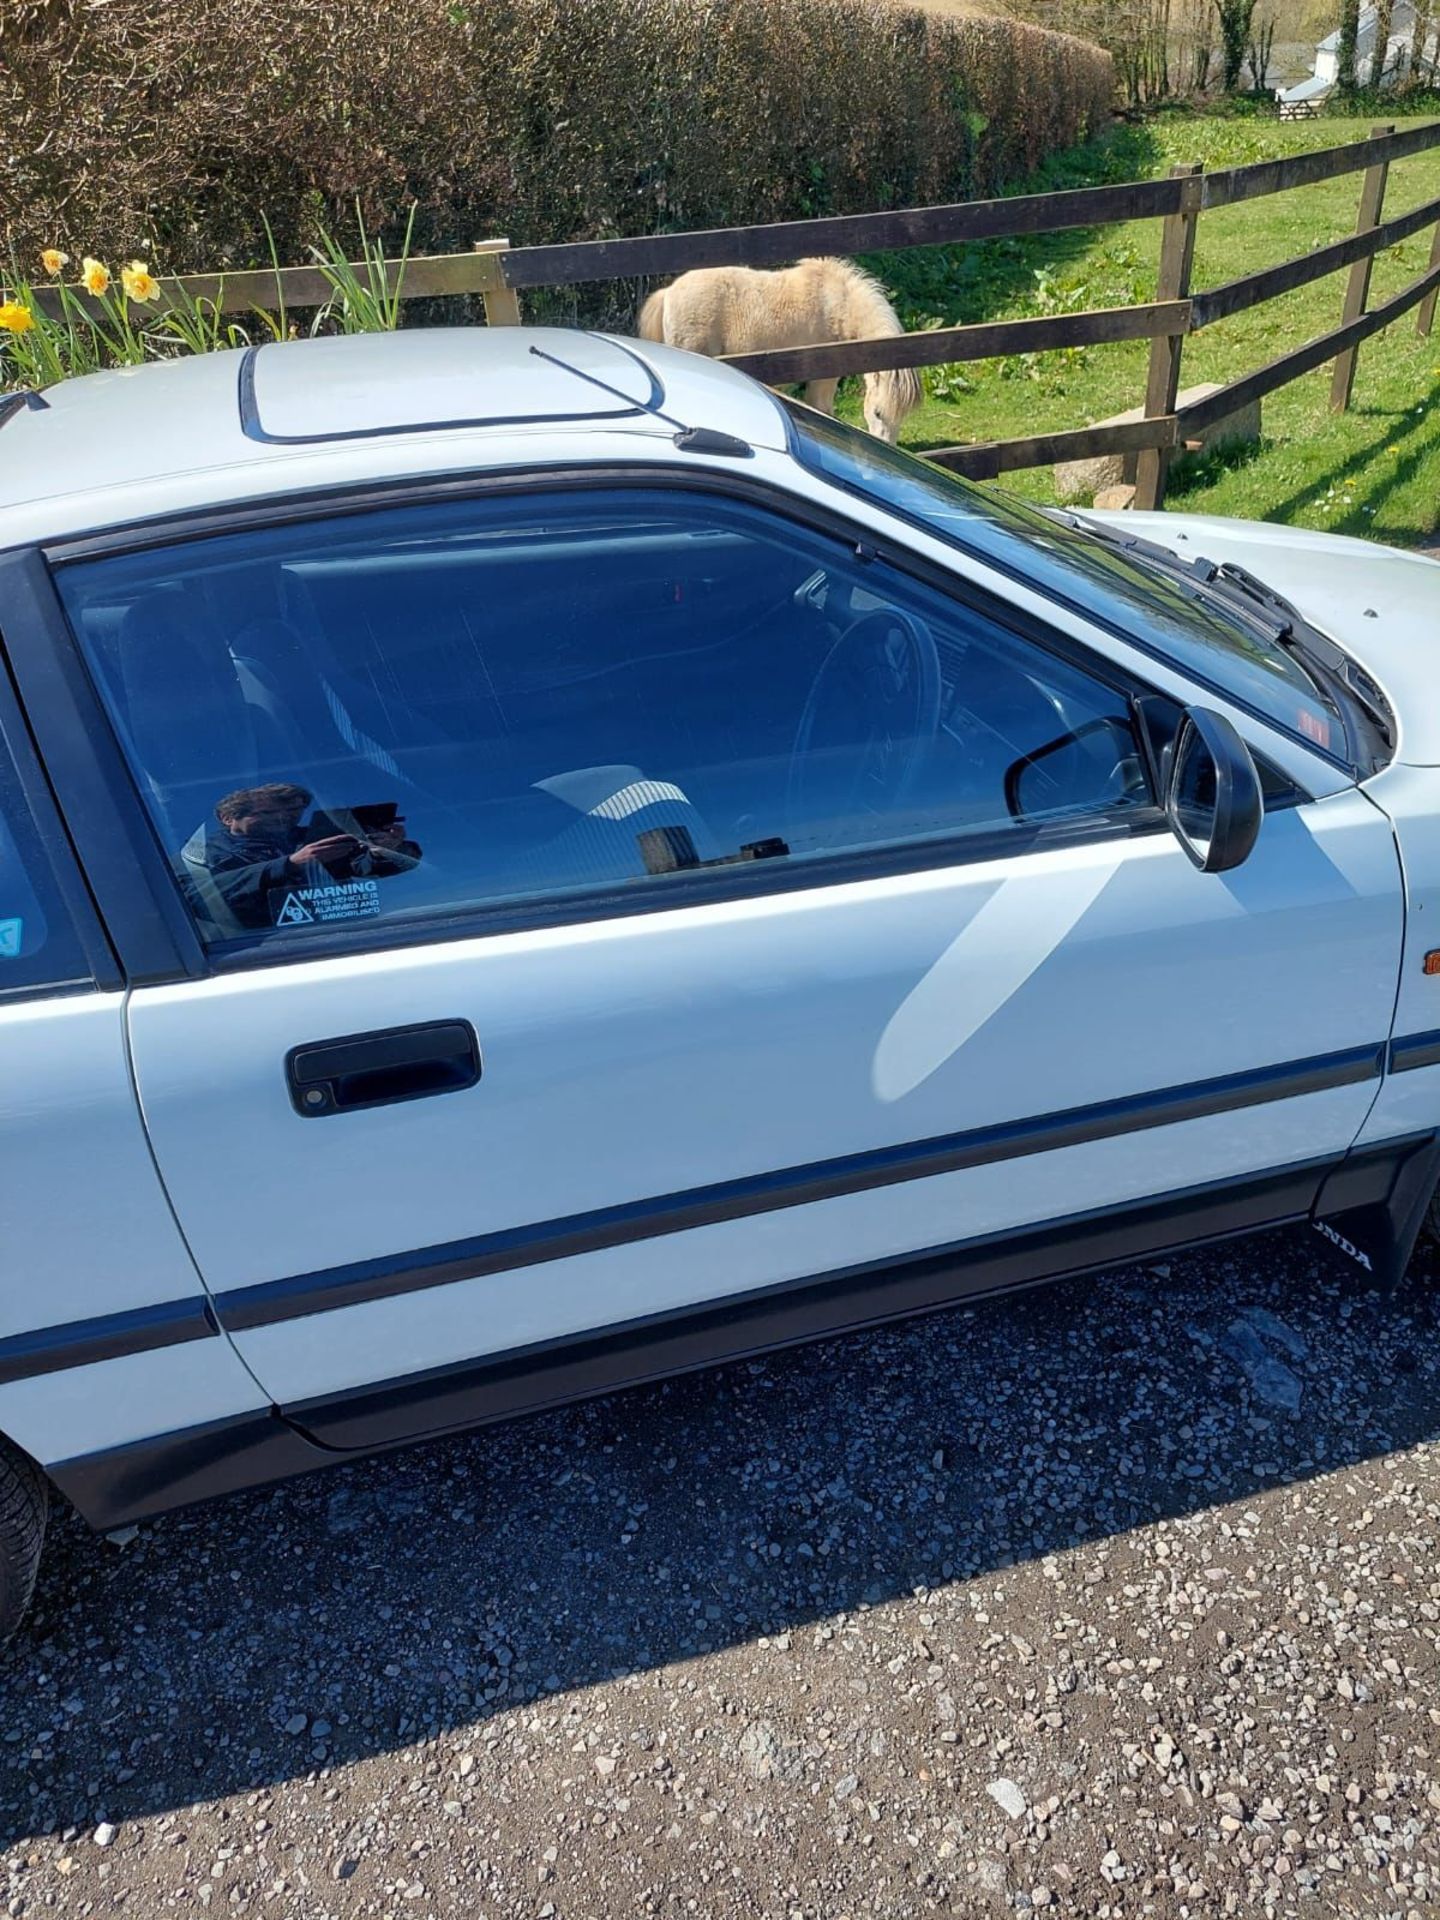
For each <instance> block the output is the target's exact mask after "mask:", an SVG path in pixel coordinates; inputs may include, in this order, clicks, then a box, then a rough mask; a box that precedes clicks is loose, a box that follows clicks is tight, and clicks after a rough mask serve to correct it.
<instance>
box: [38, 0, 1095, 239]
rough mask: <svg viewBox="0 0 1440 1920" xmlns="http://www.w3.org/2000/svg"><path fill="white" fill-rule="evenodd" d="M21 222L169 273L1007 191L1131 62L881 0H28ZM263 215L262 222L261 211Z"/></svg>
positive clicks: (1039, 34)
mask: <svg viewBox="0 0 1440 1920" xmlns="http://www.w3.org/2000/svg"><path fill="white" fill-rule="evenodd" d="M6 14H7V26H6V32H5V40H6V46H5V54H6V58H5V60H4V61H3V62H0V125H3V126H4V127H5V130H6V133H5V145H6V153H5V159H4V163H3V166H0V230H3V233H4V237H5V240H6V241H7V242H8V244H9V247H10V249H11V250H13V251H14V253H15V254H16V256H17V257H18V258H19V259H20V261H21V262H22V264H23V265H25V266H27V267H29V266H31V265H32V264H33V259H34V255H35V254H36V252H37V250H38V249H39V248H40V247H41V246H44V245H58V246H61V247H63V248H65V249H66V250H67V251H68V252H70V253H71V254H73V255H75V256H76V257H78V256H79V255H81V254H82V253H93V254H96V255H98V256H100V257H101V258H104V259H106V260H107V261H108V262H109V263H110V264H111V265H112V266H113V265H115V264H117V262H118V261H119V260H120V259H121V258H128V257H129V256H130V255H131V254H141V255H143V256H145V257H147V258H148V259H149V261H150V264H151V265H152V266H153V267H154V268H155V269H156V270H157V271H160V272H176V271H185V270H197V269H205V268H220V267H224V266H227V265H236V266H239V265H255V264H263V263H264V262H265V261H266V259H268V247H267V241H266V238H265V232H264V225H263V219H268V220H269V222H270V226H271V228H272V230H273V233H274V236H275V242H276V246H277V249H278V252H279V255H280V258H281V259H282V261H284V260H298V259H303V258H304V257H306V251H307V248H308V246H309V245H310V244H311V243H312V242H313V241H314V239H315V238H316V235H317V233H318V231H319V229H320V227H321V226H327V227H329V228H331V229H333V230H335V231H337V232H339V233H341V234H343V235H348V234H350V233H353V230H354V224H355V207H356V204H357V202H358V204H359V206H360V208H361V209H362V210H363V213H364V216H365V218H366V220H367V222H368V223H369V224H370V225H371V226H372V228H374V229H376V230H378V231H381V232H383V233H384V234H385V236H386V237H387V239H389V240H391V241H392V242H393V241H394V240H395V239H396V238H397V237H398V235H399V233H400V232H401V231H403V226H404V220H405V215H406V212H407V210H408V207H409V203H410V202H411V200H412V199H413V200H414V201H416V202H417V203H418V214H417V219H416V226H415V243H414V244H415V247H416V249H417V250H418V251H422V252H441V251H455V250H459V249H462V248H465V247H467V246H469V244H470V243H471V242H472V241H473V240H475V239H478V238H481V237H483V236H484V235H487V234H496V233H506V234H508V235H509V237H510V238H511V240H512V241H515V242H517V243H520V242H526V241H541V240H561V239H579V238H590V237H594V236H599V235H614V234H633V233H648V232H654V231H657V230H665V229H679V228H685V227H694V226H712V225H715V226H719V225H729V224H743V223H747V222H758V221H766V220H774V219H786V218H795V217H803V216H806V215H811V214H822V213H845V212H855V211H864V210H870V209H877V208H882V207H886V206H904V205H915V204H923V203H925V202H927V201H935V200H949V199H956V198H966V197H971V196H974V195H978V194H985V193H987V192H989V191H991V190H993V189H994V188H996V187H998V186H1000V185H1001V184H1002V183H1003V182H1004V181H1006V180H1007V179H1011V178H1014V177H1015V176H1017V175H1018V174H1019V173H1021V172H1022V171H1024V170H1026V169H1028V168H1030V167H1032V166H1034V165H1035V164H1036V163H1037V162H1038V161H1039V160H1040V159H1042V158H1043V157H1044V156H1045V155H1046V154H1047V153H1049V152H1051V151H1052V150H1054V149H1055V148H1058V147H1063V146H1067V145H1070V144H1072V143H1074V142H1076V141H1078V140H1080V139H1083V138H1084V137H1085V136H1086V135H1087V134H1088V133H1090V132H1091V131H1093V130H1094V129H1095V128H1096V127H1097V125H1099V124H1100V123H1101V122H1102V121H1103V120H1104V119H1105V118H1106V117H1107V115H1108V113H1109V110H1110V104H1111V99H1112V95H1113V91H1114V73H1113V69H1112V66H1111V62H1110V59H1109V56H1108V55H1106V54H1104V53H1102V52H1101V51H1100V50H1099V49H1098V48H1096V47H1092V46H1090V45H1088V44H1087V43H1085V42H1083V41H1079V40H1074V39H1071V38H1069V37H1068V36H1066V35H1063V34H1053V33H1047V32H1044V31H1042V30H1040V29H1038V28H1035V27H1030V26H1024V25H1021V24H1019V23H1017V22H1013V21H1009V20H998V19H996V20H956V21H951V20H945V19H941V18H938V17H936V16H935V15H932V14H925V13H921V12H918V11H912V10H909V9H907V8H905V7H903V6H899V5H890V4H886V3H885V0H388V4H385V5H382V6H376V5H375V4H374V0H204V3H203V4H193V5H186V4H183V0H107V4H106V5H104V6H98V7H97V6H92V5H89V4H87V0H9V4H8V6H7V7H6ZM262 216H263V219H262Z"/></svg>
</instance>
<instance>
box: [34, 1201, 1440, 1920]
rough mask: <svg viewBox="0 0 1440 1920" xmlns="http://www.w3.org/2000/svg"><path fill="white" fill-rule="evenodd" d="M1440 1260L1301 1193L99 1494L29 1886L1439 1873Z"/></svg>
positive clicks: (819, 1894)
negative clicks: (145, 1498) (1178, 1228)
mask: <svg viewBox="0 0 1440 1920" xmlns="http://www.w3.org/2000/svg"><path fill="white" fill-rule="evenodd" d="M1437 1302H1440V1292H1432V1291H1431V1290H1430V1289H1429V1288H1427V1287H1426V1286H1424V1285H1423V1284H1422V1285H1413V1284H1412V1285H1410V1286H1407V1288H1406V1289H1405V1290H1404V1291H1403V1292H1402V1293H1401V1294H1400V1295H1398V1296H1396V1297H1395V1298H1394V1299H1392V1300H1385V1299H1382V1298H1380V1297H1378V1296H1377V1295H1376V1294H1374V1293H1372V1292H1370V1291H1369V1290H1368V1289H1367V1287H1366V1286H1365V1285H1364V1284H1363V1283H1362V1281H1361V1280H1360V1278H1359V1277H1358V1276H1353V1275H1352V1272H1351V1271H1350V1270H1349V1269H1347V1268H1346V1267H1345V1266H1344V1265H1343V1263H1342V1262H1341V1259H1340V1257H1339V1256H1338V1255H1335V1254H1333V1253H1332V1252H1331V1251H1330V1250H1329V1249H1328V1248H1327V1247H1325V1246H1324V1244H1323V1243H1321V1242H1320V1240H1319V1239H1318V1236H1315V1235H1314V1234H1312V1233H1309V1232H1303V1231H1300V1230H1296V1231H1294V1232H1290V1233H1285V1234H1280V1235H1274V1236H1270V1237H1268V1238H1266V1239H1262V1240H1254V1241H1249V1242H1244V1243H1234V1244H1231V1245H1228V1246H1225V1247H1222V1248H1220V1249H1217V1250H1212V1251H1209V1252H1206V1253H1201V1254H1194V1255H1190V1256H1186V1257H1185V1258H1182V1259H1176V1260H1174V1261H1171V1262H1169V1263H1167V1264H1163V1265H1158V1266H1152V1267H1143V1268H1136V1269H1131V1270H1127V1271H1124V1272H1117V1273H1114V1274H1110V1275H1106V1276H1104V1277H1102V1278H1100V1279H1097V1280H1092V1281H1086V1282H1076V1283H1072V1284H1067V1285H1064V1286H1060V1287H1052V1288H1049V1289H1045V1290H1041V1291H1037V1292H1035V1293H1031V1294H1028V1295H1025V1296H1022V1297H1012V1298H1010V1299H1008V1300H997V1301H992V1302H986V1303H982V1304H980V1305H978V1306H975V1307H973V1308H970V1309H965V1310H959V1311H954V1312H951V1313H949V1314H946V1315H941V1316H937V1317H934V1318H931V1319H928V1320H923V1321H917V1322H913V1323H911V1324H908V1325H906V1326H903V1327H900V1328H898V1329H892V1330H888V1331H885V1332H882V1333H879V1334H872V1335H865V1336H855V1337H851V1338H848V1339H844V1340H837V1341H832V1342H830V1343H828V1344H825V1345H822V1346H818V1347H812V1348H809V1349H806V1350H803V1351H800V1352H796V1353H792V1354H787V1355H782V1356H778V1357H775V1358H773V1359H771V1360H769V1361H766V1362H764V1363H763V1364H759V1363H757V1364H745V1365H740V1366H737V1367H734V1368H731V1369H728V1370H726V1371H724V1372H718V1373H712V1374H709V1375H704V1376H699V1377H696V1378H692V1379H688V1380H684V1381H680V1382H676V1383H672V1384H670V1385H668V1386H664V1387H658V1388H654V1389H647V1390H645V1391H642V1392H637V1393H632V1394H629V1395H624V1396H617V1397H615V1398H613V1399H610V1400H607V1401H601V1402H596V1403H593V1404H591V1405H588V1406H585V1407H582V1408H578V1409H571V1410H567V1411H563V1412H560V1413H556V1414H552V1415H546V1416H544V1417H543V1418H539V1419H536V1420H532V1421H530V1422H528V1423H525V1424H523V1425H519V1426H515V1427H512V1428H509V1429H505V1430H496V1431H492V1432H490V1433H486V1434H481V1435H478V1436H473V1437H470V1438H466V1439H461V1440H455V1441H448V1442H444V1443H439V1444H434V1445H431V1446H429V1447H427V1448H425V1449H423V1450H420V1451H417V1452H413V1453H410V1454H405V1455H397V1456H393V1457H391V1458H389V1459H387V1460H384V1461H379V1462H372V1463H368V1464H363V1465H359V1466H355V1467H349V1468H344V1469H340V1470H337V1471H335V1472H332V1473H330V1474H328V1475H321V1476H317V1477H311V1478H309V1479H307V1480H304V1481H299V1482H296V1483H294V1484H292V1485H289V1486H286V1487H282V1488H279V1489H276V1490H273V1491H271V1492H268V1493H262V1494H257V1495H252V1496H246V1497H242V1498H236V1499H232V1500H230V1501H228V1502H223V1503H220V1504H217V1505H214V1506H211V1507H208V1508H202V1509H196V1510H194V1511H191V1512H189V1513H184V1514H177V1515H173V1516H170V1517H168V1518H167V1519H165V1520H163V1521H158V1522H155V1523H153V1524H150V1525H147V1526H145V1527H143V1528H142V1529H140V1530H139V1531H138V1532H137V1533H136V1534H135V1536H134V1537H133V1538H132V1539H130V1540H129V1541H128V1542H127V1543H126V1544H123V1545H117V1544H115V1543H113V1542H110V1541H104V1540H100V1539H97V1538H95V1537H94V1536H92V1535H90V1534H89V1533H88V1532H87V1531H86V1530H85V1529H84V1528H83V1527H82V1526H81V1525H80V1524H79V1523H78V1522H77V1521H76V1520H74V1519H73V1518H72V1517H71V1516H69V1515H67V1514H62V1515H60V1516H59V1517H58V1522H57V1524H56V1525H55V1526H54V1527H53V1529H52V1537H51V1550H50V1552H49V1555H48V1558H47V1563H46V1566H45V1569H44V1572H43V1574H42V1585H41V1590H40V1593H39V1596H38V1604H37V1607H36V1609H35V1612H34V1614H33V1616H32V1619H31V1621H30V1622H29V1624H28V1626H27V1628H26V1629H24V1630H23V1631H22V1634H21V1636H20V1638H19V1639H18V1640H17V1641H16V1642H15V1643H14V1644H13V1645H12V1647H11V1648H10V1649H9V1650H8V1652H7V1653H6V1654H5V1655H3V1656H0V1687H3V1690H4V1693H3V1698H4V1712H3V1716H0V1727H3V1733H0V1822H3V1828H0V1848H3V1852H0V1868H3V1872H4V1875H5V1876H6V1883H5V1885H4V1887H3V1889H0V1898H3V1899H6V1900H8V1906H7V1908H6V1911H7V1912H8V1913H9V1914H10V1915H12V1916H14V1915H20V1914H27V1915H41V1914H46V1913H50V1912H55V1913H75V1914H88V1913H95V1914H100V1913H105V1914H111V1913H115V1912H119V1913H122V1914H135V1915H141V1916H145V1920H149V1917H150V1916H153V1915H159V1914H163V1913H168V1912H170V1911H171V1910H172V1909H175V1910H179V1911H181V1912H185V1913H193V1912H195V1911H197V1910H207V1911H208V1912H210V1913H211V1914H215V1913H219V1912H225V1913H233V1912H245V1913H252V1912H253V1913H257V1914H266V1915H276V1916H295V1920H330V1917H333V1920H340V1916H346V1917H347V1920H348V1916H351V1915H361V1914H364V1915H369V1914H375V1915H388V1914H393V1915H397V1916H407V1917H413V1920H424V1917H425V1916H429V1915H433V1916H437V1917H438V1916H446V1917H447V1920H448V1917H449V1916H457V1920H458V1917H459V1916H464V1920H498V1917H499V1916H512V1915H513V1916H527V1917H528V1916H538V1917H541V1920H550V1917H551V1916H564V1920H610V1916H619V1915H627V1916H628V1915H632V1914H634V1915H650V1914H658V1915H667V1916H668V1915H677V1916H679V1915H686V1916H688V1915H700V1916H703V1917H704V1920H719V1917H721V1916H729V1915H744V1916H746V1920H757V1917H758V1920H772V1916H773V1920H794V1916H802V1917H803V1920H812V1917H813V1920H845V1917H846V1916H850V1917H851V1920H860V1917H861V1916H867V1920H868V1916H892V1915H893V1916H901V1915H904V1916H907V1917H908V1916H911V1915H916V1914H928V1913H941V1914H958V1915H964V1916H972V1915H974V1916H984V1915H989V1914H993V1913H1002V1912H1021V1913H1024V1912H1030V1911H1046V1910H1048V1911H1051V1912H1054V1913H1076V1914H1093V1915H1098V1916H1119V1915H1148V1914H1154V1915H1160V1916H1184V1915H1194V1916H1196V1917H1197V1920H1201V1917H1203V1920H1210V1917H1211V1916H1214V1915H1223V1914H1237V1915H1243V1916H1251V1915H1258V1914H1290V1913H1295V1914H1305V1915H1314V1916H1331V1915H1336V1916H1340V1915H1362V1914H1363V1915H1395V1916H1399V1917H1402V1920H1403V1917H1406V1916H1411V1915H1422V1914H1426V1915H1428V1913H1429V1912H1430V1910H1431V1909H1432V1907H1433V1906H1434V1905H1435V1904H1436V1887H1437V1876H1440V1840H1437V1834H1436V1820H1437V1810H1440V1760H1437V1757H1436V1756H1437V1744H1440V1688H1437V1654H1436V1643H1437V1632H1440V1562H1437V1554H1436V1537H1437V1532H1440V1451H1437V1447H1436V1444H1435V1442H1436V1435H1437V1432H1440V1337H1437V1332H1440V1329H1437V1317H1436V1305H1437Z"/></svg>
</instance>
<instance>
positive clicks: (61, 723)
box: [0, 548, 208, 986]
mask: <svg viewBox="0 0 1440 1920" xmlns="http://www.w3.org/2000/svg"><path fill="white" fill-rule="evenodd" d="M0 606H4V608H5V609H6V623H5V636H4V637H5V643H6V648H7V651H8V655H9V661H10V666H11V669H12V671H13V673H14V676H15V684H16V689H17V691H18V694H19V699H20V703H21V705H22V706H23V708H24V711H25V715H26V718H27V720H28V722H29V726H30V732H31V734H32V736H33V738H34V740H35V743H36V747H37V750H38V752H39V754H40V756H41V758H42V760H43V763H44V765H45V768H46V770H47V773H48V775H49V779H50V783H51V786H52V788H53V790H54V794H55V799H56V804H57V806H58V809H59V812H60V815H61V817H62V819H63V820H64V823H65V827H66V829H67V831H68V834H69V839H70V843H71V844H72V845H73V848H74V851H75V855H76V856H77V857H78V859H79V862H80V866H81V870H82V872H83V874H84V877H85V880H86V882H87V884H88V887H89V891H90V894H91V896H92V897H93V899H94V902H95V906H96V908H97V909H98V912H99V915H100V918H101V921H102V922H103V924H104V927H105V930H106V932H107V933H108V934H109V937H110V941H111V943H112V944H113V946H114V949H115V953H116V955H117V956H118V960H119V972H120V975H121V977H122V979H123V981H124V982H126V983H128V984H129V985H131V986H136V985H147V984H151V983H156V982H160V981H166V980H184V979H201V978H203V977H204V976H205V974H206V972H207V971H208V969H207V967H206V964H205V951H204V948H203V947H202V945H201V943H200V936H199V934H198V932H197V931H196V929H195V927H194V925H193V923H192V921H191V919H190V916H189V914H188V913H187V912H186V909H185V903H184V900H183V899H182V898H181V895H180V890H179V888H178V887H177V885H176V883H175V876H174V874H173V872H172V871H171V868H170V863H169V860H168V858H167V856H166V853H165V849H164V847H163V846H162V845H161V843H160V839H159V836H158V834H157V833H156V831H155V829H154V827H153V825H152V824H151V821H150V815H149V811H148V809H147V808H146V806H145V804H144V802H143V800H142V799H141V796H140V791H139V788H138V787H137V786H136V784H135V782H134V779H133V778H132V776H131V773H130V769H129V766H128V765H127V764H126V761H125V757H124V754H123V753H122V751H121V747H120V742H119V740H118V738H117V737H116V734H115V731H114V729H113V728H112V727H111V725H110V721H109V718H108V716H107V715H106V713H105V711H104V708H103V706H102V705H101V702H100V698H99V695H98V693H97V692H96V690H95V688H94V686H93V684H92V683H91V680H90V676H89V674H88V672H87V671H86V668H85V664H84V661H83V660H82V658H81V656H80V650H79V648H78V646H77V645H76V644H75V640H74V636H73V635H72V634H71V631H70V625H69V622H68V620H67V619H66V617H65V610H64V608H63V606H62V605H61V602H60V597H59V595H58V594H57V592H56V591H55V583H54V581H53V579H52V578H51V576H50V572H49V569H48V568H47V566H46V564H45V561H44V558H43V556H42V554H41V553H40V552H39V551H38V550H37V549H34V548H30V549H23V548H22V549H18V550H16V551H14V552H11V553H3V554H0ZM112 965H113V963H112ZM117 984H119V982H117Z"/></svg>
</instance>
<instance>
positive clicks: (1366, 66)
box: [1279, 0, 1440, 115]
mask: <svg viewBox="0 0 1440 1920" xmlns="http://www.w3.org/2000/svg"><path fill="white" fill-rule="evenodd" d="M1379 20H1380V14H1379V9H1378V8H1377V7H1373V6H1370V7H1365V8H1364V9H1363V10H1362V11H1361V14H1360V31H1359V33H1358V35H1357V37H1356V41H1355V75H1356V78H1357V79H1358V80H1359V82H1360V84H1361V85H1362V86H1367V85H1368V84H1369V81H1370V67H1371V62H1372V61H1373V60H1374V58H1375V35H1376V32H1377V30H1378V27H1379ZM1414 40H1415V8H1414V6H1413V4H1412V0H1395V5H1394V8H1393V10H1392V11H1391V15H1390V33H1389V37H1388V38H1387V40H1386V42H1385V70H1384V73H1383V74H1382V76H1381V80H1380V84H1381V86H1382V87H1393V86H1394V85H1395V84H1396V82H1397V81H1399V80H1402V79H1404V78H1405V76H1406V75H1407V74H1408V73H1409V71H1410V62H1411V56H1412V54H1413V51H1414ZM1437 55H1440V31H1429V32H1427V38H1426V42H1425V46H1424V48H1423V57H1422V65H1423V66H1424V67H1425V68H1427V69H1428V70H1430V71H1433V69H1434V65H1435V61H1436V58H1437ZM1339 77H1340V29H1339V28H1338V27H1337V28H1336V29H1335V31H1334V32H1333V33H1330V34H1327V35H1326V36H1325V38H1324V39H1323V40H1322V41H1321V42H1320V44H1319V46H1318V47H1316V49H1315V70H1314V72H1313V73H1312V74H1311V76H1310V78H1309V79H1308V80H1302V81H1301V82H1300V83H1299V85H1298V86H1294V87H1286V88H1285V90H1284V91H1283V92H1282V93H1281V94H1280V96H1279V99H1280V111H1281V113H1282V115H1283V114H1284V112H1285V109H1286V108H1287V107H1288V108H1289V109H1290V110H1291V112H1292V113H1301V114H1303V113H1306V112H1313V111H1314V110H1315V108H1316V107H1317V106H1318V105H1319V104H1320V102H1321V101H1322V100H1324V99H1325V98H1326V96H1327V95H1328V94H1329V93H1331V92H1332V91H1333V89H1334V86H1335V83H1336V81H1337V80H1338V79H1339Z"/></svg>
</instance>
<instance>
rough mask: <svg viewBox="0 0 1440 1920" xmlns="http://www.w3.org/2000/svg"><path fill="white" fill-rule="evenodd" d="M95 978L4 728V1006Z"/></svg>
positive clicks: (0, 990)
mask: <svg viewBox="0 0 1440 1920" xmlns="http://www.w3.org/2000/svg"><path fill="white" fill-rule="evenodd" d="M90 984H91V973H90V967H89V964H88V962H87V961H86V958H85V954H84V951H83V949H82V948H81V945H80V941H79V939H78V937H77V935H76V933H75V930H74V928H73V926H72V925H71V923H70V918H69V915H68V914H67V912H66V910H65V907H64V904H63V903H62V901H61V899H60V894H59V889H58V888H57V887H56V884H55V877H54V875H53V873H52V872H51V870H50V863H49V861H48V860H47V858H46V856H45V852H44V849H43V848H42V846H41V844H40V836H39V833H38V831H37V830H36V826H35V821H34V819H33V817H32V815H31V812H30V805H29V802H28V801H27V800H26V798H25V793H24V789H23V788H22V787H21V784H20V778H19V774H18V772H17V771H16V767H15V762H14V760H13V759H12V757H11V751H10V748H9V745H8V744H7V742H6V740H5V738H4V733H3V729H0V1006H3V1005H4V1003H5V1000H6V999H7V997H9V996H10V995H12V994H20V993H34V992H37V991H39V990H42V989H46V988H53V989H59V988H62V987H75V986H88V985H90Z"/></svg>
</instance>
